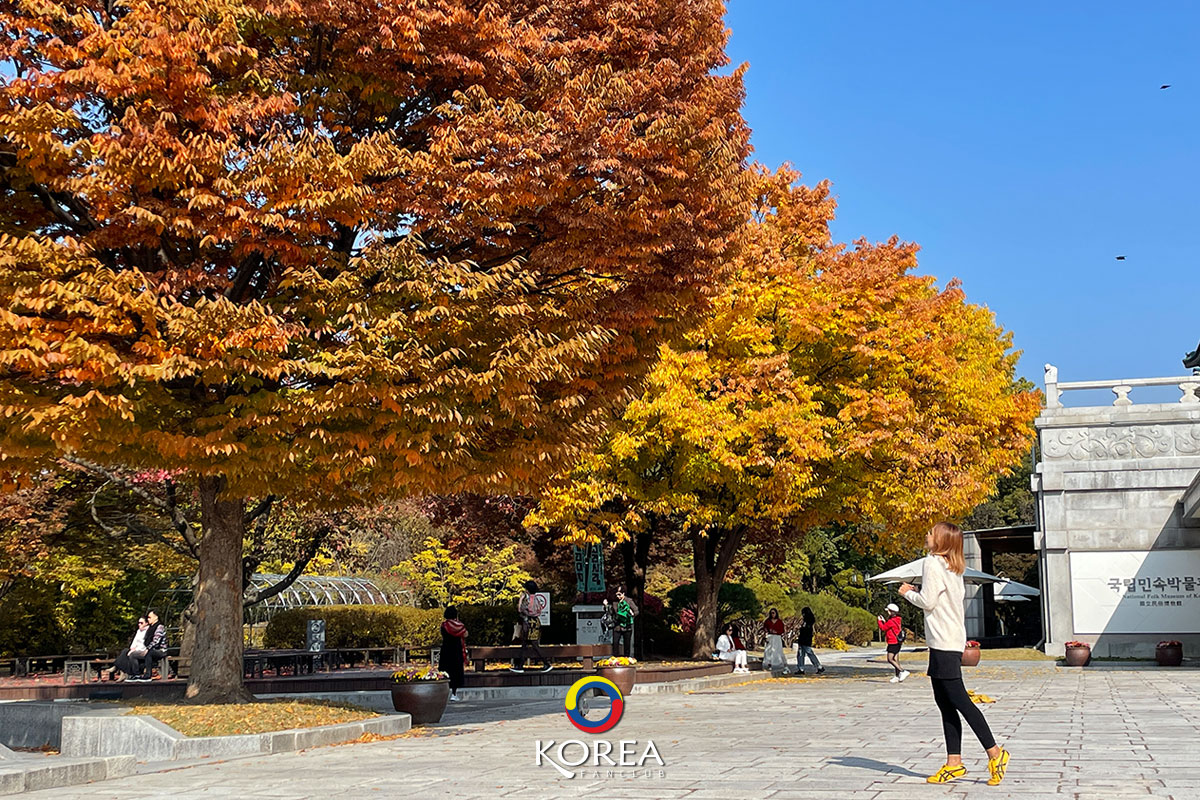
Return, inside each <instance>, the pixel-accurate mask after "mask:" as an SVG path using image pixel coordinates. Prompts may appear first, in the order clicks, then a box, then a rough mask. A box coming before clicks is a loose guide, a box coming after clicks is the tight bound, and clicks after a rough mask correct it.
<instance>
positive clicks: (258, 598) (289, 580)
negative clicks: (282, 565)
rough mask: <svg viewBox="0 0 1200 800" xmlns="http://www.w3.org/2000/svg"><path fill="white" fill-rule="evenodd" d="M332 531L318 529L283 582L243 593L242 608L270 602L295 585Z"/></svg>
mask: <svg viewBox="0 0 1200 800" xmlns="http://www.w3.org/2000/svg"><path fill="white" fill-rule="evenodd" d="M332 530H333V528H332V527H331V526H328V525H327V526H323V527H321V528H319V529H318V530H317V532H316V533H314V534H313V538H312V541H310V542H309V543H308V549H307V550H306V551H305V553H304V556H303V557H302V558H300V559H299V560H298V561H296V563H295V564H293V565H292V569H291V572H289V573H288V574H287V575H285V576H284V578H283V580H281V581H280V582H279V583H277V584H275V585H274V586H269V587H267V588H266V589H262V590H259V589H255V590H254V591H251V592H247V593H244V594H243V595H242V608H250V607H251V606H255V605H258V604H259V603H261V602H263V601H265V600H270V599H271V598H272V597H274V596H275V595H277V594H279V593H280V592H283V591H285V590H286V589H287V588H288V587H289V586H291V585H292V584H293V583H295V582H296V579H297V578H299V577H300V576H301V575H302V574H303V573H304V570H305V568H306V567H308V564H309V562H310V561H312V560H313V558H315V557H316V555H317V551H318V550H320V549H321V545H322V544H324V543H325V539H326V537H328V536H329V534H330V532H331V531H332Z"/></svg>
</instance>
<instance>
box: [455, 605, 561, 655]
mask: <svg viewBox="0 0 1200 800" xmlns="http://www.w3.org/2000/svg"><path fill="white" fill-rule="evenodd" d="M458 618H459V619H461V620H462V621H463V624H464V625H466V626H467V645H468V646H470V645H472V644H475V645H480V646H486V647H495V646H498V645H505V644H512V640H513V627H514V626H515V625H516V624H517V606H516V603H504V604H502V605H496V606H459V607H458ZM541 640H542V641H543V642H545V643H546V644H574V643H575V614H574V612H572V611H571V604H570V603H551V604H550V624H549V625H543V626H542V639H541Z"/></svg>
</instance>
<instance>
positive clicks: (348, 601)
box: [155, 573, 409, 624]
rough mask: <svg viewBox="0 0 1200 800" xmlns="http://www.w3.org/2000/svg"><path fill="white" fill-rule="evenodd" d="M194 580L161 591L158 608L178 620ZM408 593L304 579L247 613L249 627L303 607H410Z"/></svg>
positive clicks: (269, 581) (255, 581)
mask: <svg viewBox="0 0 1200 800" xmlns="http://www.w3.org/2000/svg"><path fill="white" fill-rule="evenodd" d="M284 577H286V576H284V575H274V574H270V573H255V574H254V576H253V577H251V579H250V586H251V587H252V588H255V589H269V588H270V587H272V586H274V585H275V584H277V583H279V582H280V581H282V580H283V579H284ZM191 594H192V581H191V578H180V579H179V580H178V581H176V582H175V583H174V584H172V585H171V586H168V587H166V588H163V589H161V590H159V592H158V594H157V595H156V598H155V604H156V605H158V606H161V607H163V610H164V611H166V612H167V615H168V616H170V617H172V618H174V617H175V616H176V614H173V613H171V612H172V611H175V612H176V613H178V612H181V611H182V610H183V609H184V608H185V607H186V606H187V604H188V602H189V601H190V600H191ZM408 600H409V598H408V592H404V591H400V592H396V591H391V592H388V591H384V590H383V589H380V588H379V587H378V586H377V585H376V584H375V583H374V582H373V581H372V580H370V579H369V578H347V577H334V576H332V575H301V576H300V577H299V578H297V579H296V580H295V581H294V582H293V583H292V585H291V586H289V587H288V588H286V589H284V590H283V591H282V592H280V593H279V594H277V595H274V596H272V597H268V598H267V599H266V600H263V601H262V602H261V603H255V604H254V605H253V606H250V607H249V608H247V609H246V619H245V621H246V622H247V623H248V624H255V623H261V622H267V621H269V620H270V619H271V617H273V616H275V615H276V614H278V613H279V612H280V611H283V610H285V609H289V608H301V607H303V606H355V605H407V604H408V602H407V601H408Z"/></svg>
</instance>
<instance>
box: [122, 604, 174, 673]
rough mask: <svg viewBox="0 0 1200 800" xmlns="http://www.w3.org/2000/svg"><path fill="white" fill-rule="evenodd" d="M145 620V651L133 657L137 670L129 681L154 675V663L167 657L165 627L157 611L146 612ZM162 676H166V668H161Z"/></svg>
mask: <svg viewBox="0 0 1200 800" xmlns="http://www.w3.org/2000/svg"><path fill="white" fill-rule="evenodd" d="M146 622H147V623H148V624H149V628H148V630H147V632H146V640H145V641H146V653H145V655H143V656H141V657H140V658H135V659H134V661H135V662H136V664H137V672H136V673H135V674H134V676H133V677H132V678H130V680H131V681H137V682H144V681H148V680H151V679H152V678H153V677H154V664H155V662H161V661H162V660H163V659H164V658H166V657H167V629H166V628H165V627H163V624H162V622H160V621H159V619H158V612H157V611H154V610H153V609H151V610H150V611H147V612H146ZM162 677H163V678H165V677H167V675H166V668H165V667H164V668H163V669H162Z"/></svg>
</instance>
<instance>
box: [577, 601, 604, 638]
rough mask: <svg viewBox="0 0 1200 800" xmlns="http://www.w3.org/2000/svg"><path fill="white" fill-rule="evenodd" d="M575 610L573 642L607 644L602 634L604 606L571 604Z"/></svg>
mask: <svg viewBox="0 0 1200 800" xmlns="http://www.w3.org/2000/svg"><path fill="white" fill-rule="evenodd" d="M571 610H572V611H574V612H575V644H609V643H610V641H609V639H608V638H607V637H606V636H605V635H604V626H603V624H602V623H603V621H604V606H602V605H583V604H581V605H577V606H572V607H571Z"/></svg>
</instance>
